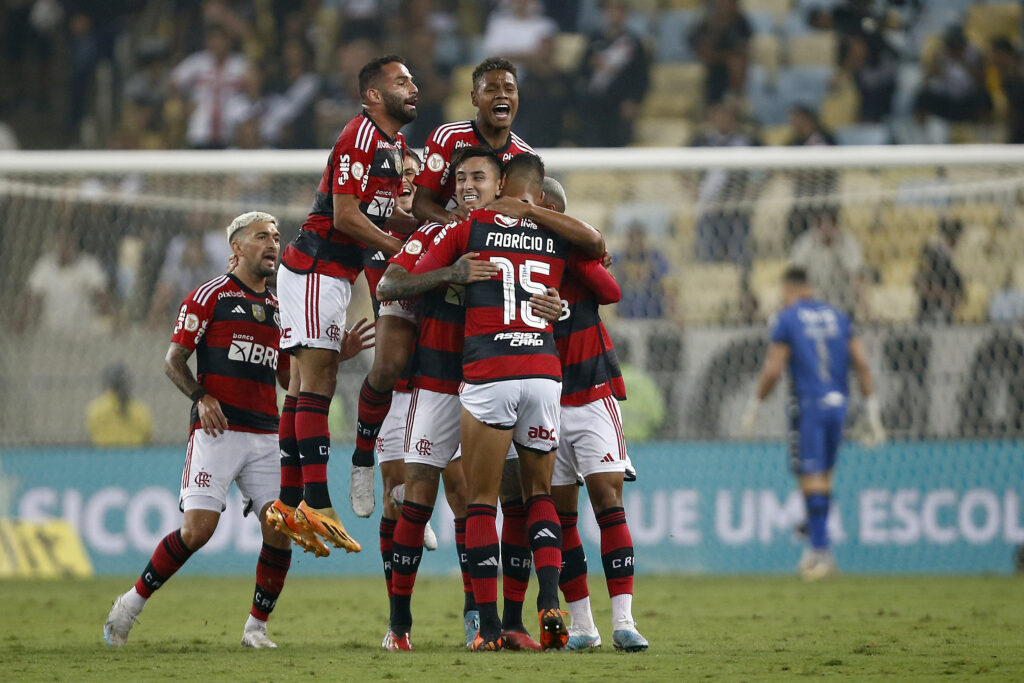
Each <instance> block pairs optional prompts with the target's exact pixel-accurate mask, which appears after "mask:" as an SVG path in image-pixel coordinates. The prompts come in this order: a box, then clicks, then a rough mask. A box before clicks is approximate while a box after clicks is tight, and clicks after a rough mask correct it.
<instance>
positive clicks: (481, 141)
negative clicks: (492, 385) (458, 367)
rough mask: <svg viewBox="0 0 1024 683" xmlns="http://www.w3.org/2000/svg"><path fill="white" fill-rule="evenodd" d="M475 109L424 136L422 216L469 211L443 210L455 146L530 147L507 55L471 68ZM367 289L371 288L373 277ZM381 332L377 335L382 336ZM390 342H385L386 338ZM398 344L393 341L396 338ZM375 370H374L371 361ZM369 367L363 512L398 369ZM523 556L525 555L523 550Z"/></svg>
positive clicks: (502, 152) (501, 151) (355, 471)
mask: <svg viewBox="0 0 1024 683" xmlns="http://www.w3.org/2000/svg"><path fill="white" fill-rule="evenodd" d="M470 97H471V99H472V101H473V106H475V107H476V108H477V115H476V118H475V119H474V120H471V121H458V122H455V123H447V124H444V125H441V126H438V127H437V128H436V129H434V131H433V132H432V133H431V134H430V135H429V136H428V137H427V144H426V146H425V147H424V149H423V155H424V156H423V159H424V163H423V166H422V168H420V170H419V173H417V175H416V179H415V183H416V188H417V189H416V194H415V196H414V197H413V204H412V211H413V214H415V216H416V218H417V219H418V220H420V221H422V222H434V223H439V224H441V225H444V224H446V223H449V222H451V221H453V220H462V219H463V218H465V216H466V215H467V214H468V211H467V210H466V209H465V208H459V207H458V206H457V205H456V206H454V207H453V211H448V210H447V207H448V206H449V203H451V200H452V197H453V195H454V193H455V178H454V170H453V169H452V155H453V154H454V153H455V151H456V150H459V149H463V148H466V147H473V146H484V147H488V148H490V149H492V150H494V151H495V153H496V154H497V155H498V157H499V159H501V161H502V163H504V162H505V161H508V160H509V159H511V158H512V157H513V156H515V155H516V154H522V153H523V152H533V149H532V148H531V147H530V146H529V145H527V144H526V143H525V142H523V140H522V138H520V137H519V136H518V135H516V134H515V133H513V132H512V130H511V126H512V121H513V120H515V116H516V112H517V111H518V110H519V90H518V77H517V74H516V67H515V65H514V64H512V63H511V62H509V61H508V60H506V59H500V58H491V59H487V60H484V61H483V62H481V63H480V64H479V65H478V66H477V67H476V69H474V70H473V90H472V91H471V93H470ZM367 282H368V283H369V284H370V291H371V292H376V284H377V283H376V282H369V279H367ZM385 337H386V335H384V334H383V333H382V334H381V335H379V336H378V338H381V339H383V338H385ZM389 344H390V342H389ZM395 345H396V346H397V342H395ZM374 370H376V365H375V368H374ZM374 370H371V372H370V375H369V376H367V378H366V381H365V382H364V383H363V387H362V389H361V390H360V392H359V409H358V411H359V415H358V422H357V423H356V447H355V451H354V452H353V453H352V481H351V484H350V488H349V490H350V498H351V501H352V509H353V511H354V512H355V513H356V514H357V515H359V516H361V517H368V516H370V514H371V513H372V512H373V504H374V501H373V471H372V469H371V468H372V467H373V444H374V439H376V437H377V434H378V432H379V431H380V428H381V424H382V423H383V422H384V418H385V416H387V414H388V410H389V409H390V407H391V399H392V393H391V392H392V389H393V387H394V385H395V380H396V379H397V373H398V372H401V370H402V367H401V366H400V367H398V368H397V370H394V369H393V368H392V369H391V370H392V371H391V372H383V371H382V372H379V373H378V372H375V371H374ZM526 559H529V557H528V556H527V558H526Z"/></svg>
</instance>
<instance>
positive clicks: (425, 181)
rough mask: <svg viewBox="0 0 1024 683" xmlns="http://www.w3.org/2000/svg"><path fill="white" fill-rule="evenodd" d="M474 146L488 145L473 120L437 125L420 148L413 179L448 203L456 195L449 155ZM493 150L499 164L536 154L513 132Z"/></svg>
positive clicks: (445, 203)
mask: <svg viewBox="0 0 1024 683" xmlns="http://www.w3.org/2000/svg"><path fill="white" fill-rule="evenodd" d="M475 145H483V146H484V147H490V145H489V144H487V141H486V140H485V139H484V136H483V135H481V134H480V131H479V130H478V129H477V127H476V121H456V122H455V123H446V124H443V125H441V126H438V127H437V128H435V129H434V132H433V133H431V134H430V135H429V136H428V137H427V144H426V145H425V146H424V148H423V159H424V161H423V167H422V168H421V169H420V172H419V173H417V174H416V179H415V180H414V181H413V182H414V183H415V184H416V185H419V186H420V187H426V188H428V189H431V190H433V191H434V192H436V193H437V203H438V204H440V205H441V206H447V204H448V200H450V199H451V198H452V195H453V194H455V178H454V177H453V175H452V174H451V173H450V170H451V169H450V166H451V162H452V154H454V153H455V150H457V149H461V148H463V147H473V146H475ZM494 151H495V152H496V153H497V154H498V157H499V158H500V159H501V161H502V163H504V162H506V161H508V160H509V159H511V158H512V157H514V156H516V155H517V154H523V153H524V152H529V153H531V154H535V153H536V152H534V151H533V147H530V146H529V145H528V144H526V142H525V141H524V140H523V139H522V138H521V137H519V136H518V135H516V134H515V133H513V132H512V131H509V133H508V142H506V143H505V146H504V147H501V148H500V149H495V150H494Z"/></svg>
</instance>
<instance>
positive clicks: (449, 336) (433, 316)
mask: <svg viewBox="0 0 1024 683" xmlns="http://www.w3.org/2000/svg"><path fill="white" fill-rule="evenodd" d="M443 227H444V226H442V225H441V224H440V223H424V224H423V225H421V226H420V227H419V229H417V230H416V232H414V233H413V234H412V235H410V236H409V241H407V242H406V243H405V247H404V248H403V249H402V251H400V252H398V253H397V254H395V255H394V256H392V257H391V260H390V263H394V264H397V265H399V266H401V267H402V268H404V269H405V270H407V271H409V272H410V273H411V272H413V269H414V268H415V266H416V263H417V262H418V261H419V260H420V257H421V256H422V255H423V254H425V253H427V252H428V251H429V250H430V247H431V245H433V242H434V238H435V237H436V236H437V235H438V233H439V232H440V231H441V230H442V229H443ZM465 291H466V290H465V287H463V286H462V285H446V286H444V287H438V288H437V289H435V290H433V291H430V292H427V293H426V294H424V295H423V296H422V297H421V298H420V307H419V317H420V326H419V333H418V335H417V338H416V349H415V351H414V352H413V356H412V368H411V379H410V386H412V387H416V388H420V389H427V390H429V391H436V392H437V393H440V394H453V395H454V394H458V393H459V385H460V384H462V347H463V342H464V341H465V337H466V306H465Z"/></svg>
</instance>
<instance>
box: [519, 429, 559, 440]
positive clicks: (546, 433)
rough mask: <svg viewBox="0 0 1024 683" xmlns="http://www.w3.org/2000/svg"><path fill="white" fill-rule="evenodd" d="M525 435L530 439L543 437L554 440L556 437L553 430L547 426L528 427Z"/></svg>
mask: <svg viewBox="0 0 1024 683" xmlns="http://www.w3.org/2000/svg"><path fill="white" fill-rule="evenodd" d="M526 436H528V437H530V438H531V439H544V440H545V441H554V440H555V439H557V438H558V434H557V433H556V432H555V430H554V429H548V428H547V427H530V429H529V431H528V432H526Z"/></svg>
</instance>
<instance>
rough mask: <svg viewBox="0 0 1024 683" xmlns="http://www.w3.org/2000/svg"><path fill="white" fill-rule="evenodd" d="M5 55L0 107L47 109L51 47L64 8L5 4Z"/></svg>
mask: <svg viewBox="0 0 1024 683" xmlns="http://www.w3.org/2000/svg"><path fill="white" fill-rule="evenodd" d="M4 4H5V5H6V15H7V16H6V17H5V22H4V23H5V26H4V28H5V30H4V53H5V56H6V57H7V67H8V68H7V72H8V73H7V74H5V76H6V78H7V79H9V80H7V81H6V86H7V87H9V88H10V89H9V90H7V89H6V87H5V90H6V92H4V93H3V95H2V97H3V101H2V102H0V104H7V105H11V106H13V107H16V108H22V107H28V108H31V109H36V108H43V109H47V108H49V104H50V92H49V86H50V84H51V78H50V77H51V73H52V66H53V52H54V50H53V43H54V38H55V36H56V33H57V29H58V28H59V26H60V24H61V21H62V20H63V18H64V8H63V7H62V6H61V3H59V2H57V0H7V2H5V3H4Z"/></svg>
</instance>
